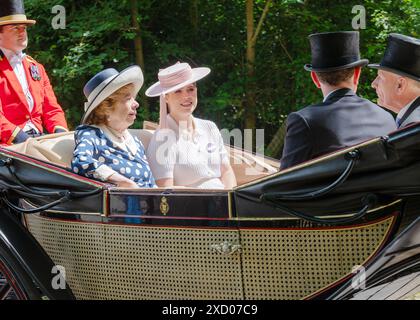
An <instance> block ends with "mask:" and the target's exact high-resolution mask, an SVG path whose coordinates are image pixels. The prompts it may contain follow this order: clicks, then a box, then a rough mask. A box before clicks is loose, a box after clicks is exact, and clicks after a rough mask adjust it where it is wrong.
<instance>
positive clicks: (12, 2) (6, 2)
mask: <svg viewBox="0 0 420 320" xmlns="http://www.w3.org/2000/svg"><path fill="white" fill-rule="evenodd" d="M35 22H36V21H35V20H28V19H27V18H26V15H25V7H24V5H23V0H1V5H0V26H3V25H6V24H35Z"/></svg>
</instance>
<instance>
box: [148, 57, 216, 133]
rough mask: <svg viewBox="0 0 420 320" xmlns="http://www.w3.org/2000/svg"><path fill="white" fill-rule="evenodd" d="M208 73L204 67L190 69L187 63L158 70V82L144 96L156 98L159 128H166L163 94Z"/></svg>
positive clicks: (208, 70) (207, 69)
mask: <svg viewBox="0 0 420 320" xmlns="http://www.w3.org/2000/svg"><path fill="white" fill-rule="evenodd" d="M209 73H210V69H209V68H206V67H201V68H194V69H192V68H191V66H190V65H189V64H188V63H185V62H183V63H179V62H178V63H176V64H174V65H172V66H170V67H167V68H166V69H163V70H160V71H159V73H158V78H159V81H158V82H156V83H155V84H153V85H152V86H150V87H149V88H148V89H147V90H146V96H148V97H158V96H160V102H159V107H160V110H159V127H160V128H161V129H165V128H167V121H166V117H167V110H166V101H165V94H167V93H171V92H174V91H176V90H178V89H181V88H183V87H185V86H187V85H189V84H191V83H194V82H196V81H198V80H200V79H202V78H204V77H205V76H207V75H208V74H209Z"/></svg>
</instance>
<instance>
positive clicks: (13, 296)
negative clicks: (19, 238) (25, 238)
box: [0, 241, 45, 300]
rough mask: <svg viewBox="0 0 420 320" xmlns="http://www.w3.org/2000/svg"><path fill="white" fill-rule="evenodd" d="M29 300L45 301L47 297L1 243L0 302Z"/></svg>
mask: <svg viewBox="0 0 420 320" xmlns="http://www.w3.org/2000/svg"><path fill="white" fill-rule="evenodd" d="M28 299H34V300H38V299H45V296H44V295H42V293H41V291H40V290H39V288H38V287H37V286H36V285H35V283H34V282H33V281H32V279H31V277H30V276H29V274H28V273H27V272H26V271H25V269H24V268H23V267H22V266H21V265H20V263H19V262H18V261H17V259H16V258H15V257H14V256H13V255H11V254H10V252H9V250H8V249H7V248H5V245H4V243H2V242H1V241H0V300H28Z"/></svg>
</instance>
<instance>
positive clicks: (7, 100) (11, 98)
mask: <svg viewBox="0 0 420 320" xmlns="http://www.w3.org/2000/svg"><path fill="white" fill-rule="evenodd" d="M22 63H23V66H24V69H25V73H26V79H27V81H28V86H29V90H30V92H31V94H32V97H33V100H34V107H33V109H32V112H30V111H29V106H28V102H27V100H26V97H25V94H24V93H23V90H22V86H21V85H20V82H19V80H18V78H17V77H16V74H15V73H14V71H13V68H12V67H11V66H10V64H9V61H8V60H7V58H6V57H5V56H3V53H2V52H1V51H0V136H1V137H0V143H3V144H11V143H13V142H20V141H19V139H18V138H19V137H20V138H22V137H24V136H26V135H25V134H24V132H23V130H21V129H22V128H23V127H24V126H25V124H26V122H27V121H28V120H31V121H32V123H33V124H34V125H35V126H36V127H37V129H38V130H39V131H40V132H43V127H45V129H46V130H47V131H48V132H49V133H53V132H55V131H62V130H64V129H65V130H67V122H66V119H65V116H64V112H63V110H62V109H61V107H60V105H59V104H58V102H57V98H56V97H55V94H54V91H53V89H52V87H51V84H50V81H49V79H48V76H47V73H46V72H45V69H44V67H43V66H42V65H41V64H40V63H38V62H37V61H35V60H34V59H33V58H31V57H29V56H25V58H24V59H23V62H22Z"/></svg>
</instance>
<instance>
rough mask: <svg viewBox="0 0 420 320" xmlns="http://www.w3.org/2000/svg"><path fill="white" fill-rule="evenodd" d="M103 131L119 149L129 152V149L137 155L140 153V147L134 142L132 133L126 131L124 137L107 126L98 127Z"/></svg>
mask: <svg viewBox="0 0 420 320" xmlns="http://www.w3.org/2000/svg"><path fill="white" fill-rule="evenodd" d="M96 127H98V128H99V129H101V130H102V131H103V132H104V134H105V135H106V136H107V137H108V138H109V140H111V141H112V143H113V144H114V145H117V146H118V147H119V148H121V149H123V150H125V151H127V149H128V150H129V151H130V152H131V153H132V154H133V155H135V154H136V153H137V151H138V147H137V144H136V142H135V141H134V138H133V136H132V135H131V134H130V132H129V131H128V130H127V129H126V130H124V132H123V133H122V135H120V134H118V133H117V132H116V131H115V130H114V129H112V128H110V127H108V126H106V125H99V126H96Z"/></svg>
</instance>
